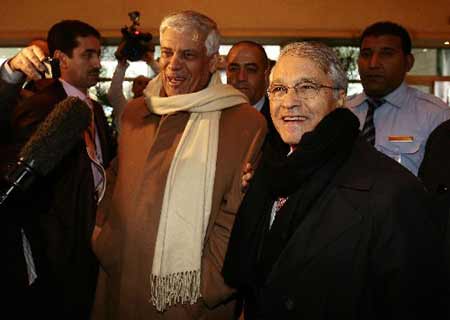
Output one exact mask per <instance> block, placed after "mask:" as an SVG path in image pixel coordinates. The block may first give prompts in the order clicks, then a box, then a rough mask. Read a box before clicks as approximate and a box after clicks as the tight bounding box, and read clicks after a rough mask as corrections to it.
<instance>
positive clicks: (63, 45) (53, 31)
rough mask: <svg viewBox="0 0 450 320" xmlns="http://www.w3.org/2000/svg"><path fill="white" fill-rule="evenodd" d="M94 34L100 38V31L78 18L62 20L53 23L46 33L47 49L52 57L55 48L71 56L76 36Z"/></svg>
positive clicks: (75, 45) (76, 43)
mask: <svg viewBox="0 0 450 320" xmlns="http://www.w3.org/2000/svg"><path fill="white" fill-rule="evenodd" d="M88 36H94V37H96V38H97V39H100V37H101V36H100V33H99V32H98V31H97V29H95V28H94V27H92V26H90V25H89V24H87V23H85V22H82V21H79V20H62V21H61V22H58V23H57V24H55V25H53V26H52V27H51V28H50V30H49V31H48V34H47V43H48V49H49V51H50V56H51V57H53V54H54V53H55V50H60V51H62V52H64V53H65V54H67V55H68V56H69V57H71V56H72V51H73V49H74V48H76V47H77V46H78V41H77V38H78V37H88Z"/></svg>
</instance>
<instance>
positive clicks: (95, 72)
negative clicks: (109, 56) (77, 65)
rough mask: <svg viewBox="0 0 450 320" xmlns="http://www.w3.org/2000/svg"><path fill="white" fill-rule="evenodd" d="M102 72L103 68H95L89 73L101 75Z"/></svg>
mask: <svg viewBox="0 0 450 320" xmlns="http://www.w3.org/2000/svg"><path fill="white" fill-rule="evenodd" d="M101 71H102V68H94V69H91V70H89V71H88V73H89V74H97V75H99V74H100V72H101Z"/></svg>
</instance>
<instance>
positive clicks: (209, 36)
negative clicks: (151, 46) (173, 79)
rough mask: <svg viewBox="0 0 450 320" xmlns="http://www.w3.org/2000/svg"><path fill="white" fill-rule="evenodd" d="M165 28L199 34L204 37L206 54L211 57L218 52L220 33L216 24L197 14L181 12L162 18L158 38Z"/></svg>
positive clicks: (194, 12)
mask: <svg viewBox="0 0 450 320" xmlns="http://www.w3.org/2000/svg"><path fill="white" fill-rule="evenodd" d="M167 28H173V29H175V30H176V31H178V32H186V31H197V32H200V33H201V34H202V35H203V36H204V37H205V48H206V54H207V55H208V56H212V55H213V54H215V53H218V52H219V46H220V33H219V29H218V28H217V24H216V23H215V22H214V21H213V20H212V19H211V18H209V17H207V16H205V15H203V14H201V13H199V12H196V11H181V12H177V13H174V14H171V15H168V16H166V17H164V18H163V20H162V22H161V25H160V27H159V35H160V37H162V36H163V33H164V31H166V29H167Z"/></svg>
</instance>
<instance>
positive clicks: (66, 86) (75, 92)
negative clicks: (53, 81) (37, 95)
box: [59, 78, 90, 106]
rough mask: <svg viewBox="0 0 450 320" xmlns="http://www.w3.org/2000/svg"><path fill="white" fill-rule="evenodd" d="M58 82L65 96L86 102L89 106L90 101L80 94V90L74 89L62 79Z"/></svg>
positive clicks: (82, 93)
mask: <svg viewBox="0 0 450 320" xmlns="http://www.w3.org/2000/svg"><path fill="white" fill-rule="evenodd" d="M59 81H60V82H61V84H62V86H63V88H64V91H65V92H66V94H67V96H69V97H78V98H80V99H81V100H83V101H85V102H87V103H88V105H89V106H90V99H89V97H88V96H87V95H86V94H85V93H84V92H81V91H80V89H78V88H76V87H74V86H73V85H71V84H70V83H68V82H67V81H65V80H64V79H62V78H59Z"/></svg>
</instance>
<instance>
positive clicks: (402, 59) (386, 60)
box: [358, 35, 414, 98]
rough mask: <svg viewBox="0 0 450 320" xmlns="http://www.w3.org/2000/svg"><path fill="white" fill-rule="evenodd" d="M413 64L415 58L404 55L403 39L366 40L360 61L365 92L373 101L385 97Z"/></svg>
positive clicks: (380, 37) (377, 38) (386, 36)
mask: <svg viewBox="0 0 450 320" xmlns="http://www.w3.org/2000/svg"><path fill="white" fill-rule="evenodd" d="M413 64H414V57H413V56H412V55H411V54H405V53H404V52H403V49H402V41H401V38H400V37H397V36H394V35H381V36H367V37H365V38H364V39H363V41H362V43H361V49H360V53H359V58H358V69H359V74H360V76H361V82H362V85H363V87H364V92H365V93H366V94H367V95H368V96H369V97H373V98H382V97H384V96H386V95H387V94H389V93H390V92H392V91H394V90H395V89H396V88H397V87H398V86H400V84H401V83H402V82H403V80H404V78H405V75H406V73H407V72H408V71H409V70H410V69H411V68H412V66H413Z"/></svg>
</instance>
